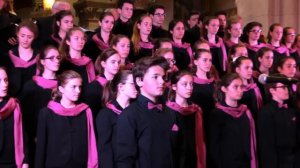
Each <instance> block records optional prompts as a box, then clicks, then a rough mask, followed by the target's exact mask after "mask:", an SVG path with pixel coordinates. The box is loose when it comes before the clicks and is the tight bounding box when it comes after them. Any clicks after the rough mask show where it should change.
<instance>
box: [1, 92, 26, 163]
mask: <svg viewBox="0 0 300 168" xmlns="http://www.w3.org/2000/svg"><path fill="white" fill-rule="evenodd" d="M12 112H14V143H15V146H14V147H15V160H16V166H17V168H21V167H22V164H23V160H24V144H23V143H24V142H23V126H22V113H21V110H20V106H19V103H18V102H17V100H16V99H14V98H9V100H8V102H7V103H6V105H5V106H4V107H3V108H2V109H0V119H6V118H7V117H8V116H9V115H10V114H11V113H12ZM1 136H3V135H1Z"/></svg>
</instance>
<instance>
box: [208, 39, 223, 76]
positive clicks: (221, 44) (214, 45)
mask: <svg viewBox="0 0 300 168" xmlns="http://www.w3.org/2000/svg"><path fill="white" fill-rule="evenodd" d="M217 38H218V43H216V44H214V43H210V42H209V41H208V40H206V39H204V38H202V40H204V41H206V42H207V43H208V45H209V47H210V48H221V49H222V55H223V58H222V66H223V67H222V68H223V71H226V70H227V63H228V57H227V51H226V47H225V44H224V41H223V39H222V38H220V37H217Z"/></svg>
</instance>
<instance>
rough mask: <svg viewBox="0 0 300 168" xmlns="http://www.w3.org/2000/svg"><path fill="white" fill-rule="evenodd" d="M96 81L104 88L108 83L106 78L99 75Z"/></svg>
mask: <svg viewBox="0 0 300 168" xmlns="http://www.w3.org/2000/svg"><path fill="white" fill-rule="evenodd" d="M96 80H97V81H98V83H99V84H100V85H101V86H103V87H104V85H105V84H106V83H107V82H108V81H107V79H105V78H104V77H102V76H100V75H98V76H96Z"/></svg>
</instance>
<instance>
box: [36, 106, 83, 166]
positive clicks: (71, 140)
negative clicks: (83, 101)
mask: <svg viewBox="0 0 300 168" xmlns="http://www.w3.org/2000/svg"><path fill="white" fill-rule="evenodd" d="M87 131H88V130H87V119H86V112H85V111H84V112H82V113H80V114H79V115H78V116H74V117H66V116H61V115H57V114H56V113H55V112H53V111H52V110H51V109H49V108H47V107H46V108H43V109H42V110H41V111H40V114H39V118H38V127H37V144H36V153H35V167H36V168H43V167H60V168H75V167H76V168H86V167H87V162H88V138H87Z"/></svg>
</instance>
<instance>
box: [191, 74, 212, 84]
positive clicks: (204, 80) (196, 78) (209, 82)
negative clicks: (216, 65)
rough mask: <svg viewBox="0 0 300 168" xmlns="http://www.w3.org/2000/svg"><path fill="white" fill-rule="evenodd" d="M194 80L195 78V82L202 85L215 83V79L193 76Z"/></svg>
mask: <svg viewBox="0 0 300 168" xmlns="http://www.w3.org/2000/svg"><path fill="white" fill-rule="evenodd" d="M193 78H194V82H195V83H197V84H200V85H206V84H211V83H212V82H214V81H215V78H209V79H200V78H198V77H197V76H193Z"/></svg>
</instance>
